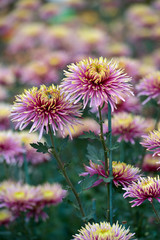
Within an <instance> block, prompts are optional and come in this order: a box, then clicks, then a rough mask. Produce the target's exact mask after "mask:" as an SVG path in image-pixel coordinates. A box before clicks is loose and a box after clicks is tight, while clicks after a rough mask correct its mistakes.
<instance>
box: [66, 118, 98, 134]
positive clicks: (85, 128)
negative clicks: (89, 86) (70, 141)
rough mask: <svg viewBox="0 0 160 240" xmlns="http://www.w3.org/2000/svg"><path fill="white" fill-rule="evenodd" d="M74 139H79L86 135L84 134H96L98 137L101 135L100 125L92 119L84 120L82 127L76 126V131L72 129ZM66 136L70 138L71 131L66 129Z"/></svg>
mask: <svg viewBox="0 0 160 240" xmlns="http://www.w3.org/2000/svg"><path fill="white" fill-rule="evenodd" d="M70 131H71V134H72V137H73V138H74V137H78V136H80V135H82V134H84V132H89V131H91V132H94V133H95V134H97V135H98V133H99V124H98V123H97V122H96V121H95V120H94V119H91V118H84V119H82V120H81V125H75V126H74V129H73V128H70ZM64 132H65V133H64V136H68V135H69V131H68V129H67V128H65V129H64Z"/></svg>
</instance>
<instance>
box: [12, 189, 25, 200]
mask: <svg viewBox="0 0 160 240" xmlns="http://www.w3.org/2000/svg"><path fill="white" fill-rule="evenodd" d="M14 197H15V199H17V200H22V199H24V198H25V193H24V192H22V191H18V192H15V194H14Z"/></svg>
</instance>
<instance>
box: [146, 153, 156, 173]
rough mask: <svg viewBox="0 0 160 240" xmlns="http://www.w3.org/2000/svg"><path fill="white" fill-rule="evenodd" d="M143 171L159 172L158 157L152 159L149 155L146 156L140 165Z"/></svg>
mask: <svg viewBox="0 0 160 240" xmlns="http://www.w3.org/2000/svg"><path fill="white" fill-rule="evenodd" d="M142 169H143V171H149V172H150V171H152V172H156V171H158V170H159V171H160V157H156V156H155V157H153V156H152V155H151V154H146V155H145V157H144V159H143V164H142Z"/></svg>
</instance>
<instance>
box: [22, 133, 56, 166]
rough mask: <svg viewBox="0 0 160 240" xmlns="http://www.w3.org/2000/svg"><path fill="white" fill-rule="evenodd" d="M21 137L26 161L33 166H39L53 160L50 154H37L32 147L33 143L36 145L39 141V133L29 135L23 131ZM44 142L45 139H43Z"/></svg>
mask: <svg viewBox="0 0 160 240" xmlns="http://www.w3.org/2000/svg"><path fill="white" fill-rule="evenodd" d="M19 137H20V139H21V141H22V143H23V145H24V148H25V150H26V160H27V161H28V162H30V163H31V164H33V165H37V164H40V163H43V162H47V161H49V160H51V157H50V155H49V154H48V153H45V154H44V153H41V152H37V151H36V149H35V148H33V147H31V145H30V144H31V143H36V142H37V141H38V134H37V133H28V132H27V131H22V132H20V133H19ZM41 141H42V142H44V139H43V138H42V139H41Z"/></svg>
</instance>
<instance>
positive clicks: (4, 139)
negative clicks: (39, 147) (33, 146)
mask: <svg viewBox="0 0 160 240" xmlns="http://www.w3.org/2000/svg"><path fill="white" fill-rule="evenodd" d="M22 153H24V149H23V147H22V145H21V141H20V138H19V136H18V134H17V133H13V132H11V131H1V132H0V159H1V160H2V161H6V163H7V164H15V163H19V164H21V163H22V162H23V156H22Z"/></svg>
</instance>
